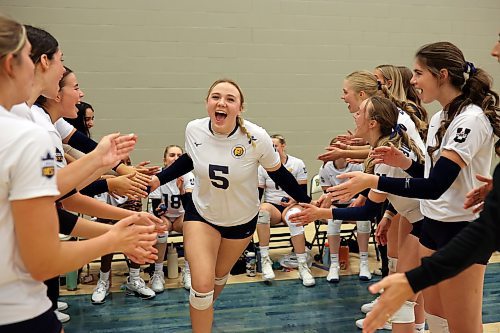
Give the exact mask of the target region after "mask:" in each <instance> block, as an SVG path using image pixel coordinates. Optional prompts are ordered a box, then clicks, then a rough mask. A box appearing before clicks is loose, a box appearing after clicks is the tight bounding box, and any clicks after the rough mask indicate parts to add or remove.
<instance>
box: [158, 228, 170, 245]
mask: <svg viewBox="0 0 500 333" xmlns="http://www.w3.org/2000/svg"><path fill="white" fill-rule="evenodd" d="M167 240H168V231H165V232H164V233H163V234H158V235H157V236H156V241H157V243H158V244H165V243H166V242H167Z"/></svg>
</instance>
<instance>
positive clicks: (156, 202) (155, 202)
mask: <svg viewBox="0 0 500 333" xmlns="http://www.w3.org/2000/svg"><path fill="white" fill-rule="evenodd" d="M160 204H161V199H151V212H152V213H153V215H154V216H156V217H158V214H157V213H156V208H158V206H159V205H160Z"/></svg>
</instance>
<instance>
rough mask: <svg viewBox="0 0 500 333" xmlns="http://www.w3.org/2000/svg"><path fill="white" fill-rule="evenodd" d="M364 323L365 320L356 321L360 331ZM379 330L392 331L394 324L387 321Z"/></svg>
mask: <svg viewBox="0 0 500 333" xmlns="http://www.w3.org/2000/svg"><path fill="white" fill-rule="evenodd" d="M364 321H365V318H363V319H358V320H356V327H357V328H359V329H363V322H364ZM379 330H388V331H392V323H391V322H389V321H386V322H385V323H384V326H382V327H380V328H379Z"/></svg>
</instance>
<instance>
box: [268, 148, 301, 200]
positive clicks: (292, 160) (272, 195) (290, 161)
mask: <svg viewBox="0 0 500 333" xmlns="http://www.w3.org/2000/svg"><path fill="white" fill-rule="evenodd" d="M284 167H285V168H286V169H287V170H288V171H289V172H290V173H291V174H292V175H293V177H295V179H297V181H301V180H307V169H306V165H305V164H304V162H303V161H302V160H301V159H299V158H297V157H294V156H291V155H287V159H286V162H285V164H284ZM258 174H259V187H263V188H264V202H269V203H273V204H275V205H279V204H280V203H281V199H282V198H283V197H288V194H287V193H286V192H285V191H283V190H282V189H281V188H280V187H279V186H277V185H276V183H275V182H274V181H273V180H272V179H271V177H269V175H268V174H267V171H266V170H265V169H264V168H263V167H262V165H259V172H258Z"/></svg>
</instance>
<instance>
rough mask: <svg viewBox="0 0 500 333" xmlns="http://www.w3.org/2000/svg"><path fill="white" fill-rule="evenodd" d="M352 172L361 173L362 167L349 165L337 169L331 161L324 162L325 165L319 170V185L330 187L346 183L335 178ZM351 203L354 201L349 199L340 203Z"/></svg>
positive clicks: (344, 180)
mask: <svg viewBox="0 0 500 333" xmlns="http://www.w3.org/2000/svg"><path fill="white" fill-rule="evenodd" d="M353 171H363V165H362V164H354V163H349V164H347V165H346V167H345V168H343V169H337V168H336V167H335V164H334V163H333V162H332V161H329V162H326V164H325V165H323V166H321V167H320V168H319V185H320V186H321V187H325V186H328V187H330V186H335V185H339V184H342V183H344V182H346V181H347V180H348V179H339V178H337V176H338V175H341V174H344V173H347V172H353ZM352 201H354V199H351V200H349V201H348V202H341V203H350V202H352Z"/></svg>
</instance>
